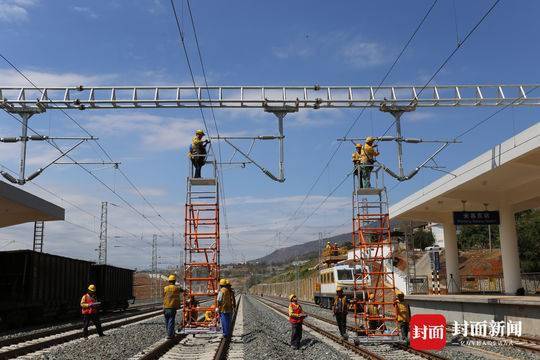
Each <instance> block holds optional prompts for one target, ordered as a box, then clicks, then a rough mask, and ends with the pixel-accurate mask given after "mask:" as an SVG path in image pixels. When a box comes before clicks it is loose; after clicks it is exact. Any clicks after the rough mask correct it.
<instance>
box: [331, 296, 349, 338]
mask: <svg viewBox="0 0 540 360" xmlns="http://www.w3.org/2000/svg"><path fill="white" fill-rule="evenodd" d="M332 310H333V312H334V316H335V317H336V322H337V325H338V329H339V333H340V334H341V337H342V338H344V339H347V337H348V336H347V313H348V310H349V309H348V303H347V298H346V297H345V296H344V295H343V289H342V288H340V287H338V288H337V289H336V297H335V298H334V304H333V305H332Z"/></svg>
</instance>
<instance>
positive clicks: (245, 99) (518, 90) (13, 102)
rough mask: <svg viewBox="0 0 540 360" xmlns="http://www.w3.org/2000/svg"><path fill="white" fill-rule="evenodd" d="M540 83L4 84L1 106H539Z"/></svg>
mask: <svg viewBox="0 0 540 360" xmlns="http://www.w3.org/2000/svg"><path fill="white" fill-rule="evenodd" d="M538 87H540V85H537V84H532V85H525V84H522V85H519V84H517V85H502V84H501V85H432V86H414V85H411V86H405V85H402V86H381V87H375V86H319V85H313V86H208V87H204V86H198V87H193V86H95V87H86V86H72V87H40V88H35V87H14V86H4V87H1V86H0V108H3V109H5V110H6V111H8V112H13V113H20V112H25V113H27V112H29V111H32V110H33V111H40V112H41V111H45V110H46V109H80V110H84V109H119V108H120V109H122V108H125V109H135V108H199V107H215V108H268V107H294V108H297V109H299V108H312V109H319V108H363V107H379V106H380V105H381V103H385V104H386V105H390V106H406V105H414V106H416V107H460V106H467V107H478V106H540V96H539V95H538V94H534V96H533V94H532V92H533V91H534V90H536V89H537V88H538Z"/></svg>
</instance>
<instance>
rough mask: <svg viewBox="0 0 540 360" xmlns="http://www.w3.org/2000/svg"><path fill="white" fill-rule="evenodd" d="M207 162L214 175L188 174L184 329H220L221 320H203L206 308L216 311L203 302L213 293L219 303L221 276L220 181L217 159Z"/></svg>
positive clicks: (206, 330) (212, 296)
mask: <svg viewBox="0 0 540 360" xmlns="http://www.w3.org/2000/svg"><path fill="white" fill-rule="evenodd" d="M206 164H207V165H211V167H212V170H213V173H212V177H209V178H197V179H196V178H193V177H192V176H190V177H188V178H187V188H186V205H185V224H184V226H185V231H184V239H185V246H184V289H185V292H184V297H183V317H182V324H183V329H182V332H183V333H209V332H210V333H212V332H217V331H219V323H218V322H217V321H216V322H206V321H204V319H202V320H200V318H201V316H202V315H204V313H205V312H206V311H209V310H210V311H213V309H212V308H211V307H210V306H208V305H207V306H199V304H200V303H201V302H203V301H206V300H208V299H207V298H208V297H211V298H213V299H214V305H215V304H217V295H218V292H219V284H218V283H219V278H220V227H219V182H218V179H217V176H216V168H215V166H216V164H215V161H207V162H206ZM191 174H193V172H192V173H191ZM203 298H204V299H203Z"/></svg>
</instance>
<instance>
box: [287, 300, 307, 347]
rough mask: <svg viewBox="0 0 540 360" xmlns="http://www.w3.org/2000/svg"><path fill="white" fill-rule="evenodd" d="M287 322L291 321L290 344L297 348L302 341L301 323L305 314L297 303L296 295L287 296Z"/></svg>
mask: <svg viewBox="0 0 540 360" xmlns="http://www.w3.org/2000/svg"><path fill="white" fill-rule="evenodd" d="M289 301H290V302H291V303H290V304H289V322H290V323H291V346H292V347H293V348H294V349H295V350H298V349H300V342H301V341H302V323H303V322H304V318H305V317H306V316H307V315H306V314H305V313H304V311H303V310H302V306H300V304H299V303H298V299H297V297H296V295H294V294H291V295H290V296H289Z"/></svg>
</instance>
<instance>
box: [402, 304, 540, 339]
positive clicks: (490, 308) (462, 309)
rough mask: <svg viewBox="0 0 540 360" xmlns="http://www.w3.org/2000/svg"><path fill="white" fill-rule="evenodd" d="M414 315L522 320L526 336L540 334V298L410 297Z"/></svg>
mask: <svg viewBox="0 0 540 360" xmlns="http://www.w3.org/2000/svg"><path fill="white" fill-rule="evenodd" d="M406 301H407V303H408V304H409V305H410V306H411V312H412V314H413V315H414V314H441V315H444V317H445V318H446V322H447V323H448V324H453V323H454V321H457V322H459V323H463V321H464V320H466V321H484V320H486V321H488V322H489V321H490V320H494V321H508V320H512V321H521V324H522V333H523V335H529V336H537V335H538V334H539V333H540V296H510V295H508V296H507V295H471V294H466V295H464V294H459V295H458V294H451V295H408V296H406Z"/></svg>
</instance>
